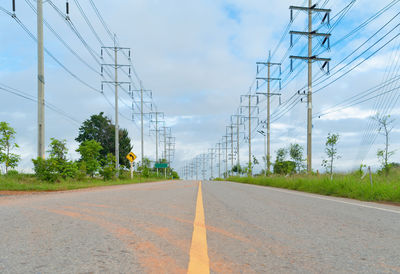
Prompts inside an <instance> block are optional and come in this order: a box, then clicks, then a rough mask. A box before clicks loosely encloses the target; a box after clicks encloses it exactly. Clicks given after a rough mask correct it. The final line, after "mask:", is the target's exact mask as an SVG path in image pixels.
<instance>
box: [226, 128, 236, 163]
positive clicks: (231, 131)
mask: <svg viewBox="0 0 400 274" xmlns="http://www.w3.org/2000/svg"><path fill="white" fill-rule="evenodd" d="M226 129H227V130H228V129H229V130H230V135H231V155H230V156H231V169H232V168H233V160H234V159H233V129H234V126H233V125H232V124H231V125H230V126H227V127H226ZM227 134H228V133H227Z"/></svg>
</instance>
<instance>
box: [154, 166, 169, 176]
mask: <svg viewBox="0 0 400 274" xmlns="http://www.w3.org/2000/svg"><path fill="white" fill-rule="evenodd" d="M154 167H155V168H157V170H158V169H159V168H163V169H164V177H165V178H166V177H167V167H168V163H156V164H155V165H154Z"/></svg>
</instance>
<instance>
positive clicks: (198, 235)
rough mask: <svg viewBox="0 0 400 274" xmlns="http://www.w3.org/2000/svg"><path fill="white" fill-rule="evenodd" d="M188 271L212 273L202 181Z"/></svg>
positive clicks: (198, 195) (198, 194)
mask: <svg viewBox="0 0 400 274" xmlns="http://www.w3.org/2000/svg"><path fill="white" fill-rule="evenodd" d="M187 273H210V260H209V258H208V250H207V232H206V224H205V221H204V207H203V195H202V192H201V182H199V190H198V193H197V202H196V216H195V218H194V223H193V235H192V245H191V246H190V259H189V267H188V272H187Z"/></svg>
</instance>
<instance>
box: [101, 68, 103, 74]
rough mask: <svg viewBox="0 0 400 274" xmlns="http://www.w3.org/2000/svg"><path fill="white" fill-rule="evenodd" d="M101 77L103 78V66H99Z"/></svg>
mask: <svg viewBox="0 0 400 274" xmlns="http://www.w3.org/2000/svg"><path fill="white" fill-rule="evenodd" d="M101 76H103V66H101Z"/></svg>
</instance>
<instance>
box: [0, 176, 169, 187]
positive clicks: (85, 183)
mask: <svg viewBox="0 0 400 274" xmlns="http://www.w3.org/2000/svg"><path fill="white" fill-rule="evenodd" d="M164 180H166V179H163V178H159V177H157V178H140V177H134V178H133V179H132V180H131V179H125V178H123V179H115V180H110V181H104V180H103V179H96V178H94V179H92V178H86V179H84V180H79V181H77V180H61V181H60V182H55V183H50V182H43V181H38V180H37V179H36V178H35V176H34V175H28V174H18V175H16V176H7V175H6V176H0V191H62V190H72V189H82V188H91V187H99V186H112V185H127V184H137V183H146V182H155V181H164Z"/></svg>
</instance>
